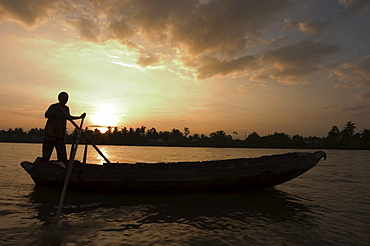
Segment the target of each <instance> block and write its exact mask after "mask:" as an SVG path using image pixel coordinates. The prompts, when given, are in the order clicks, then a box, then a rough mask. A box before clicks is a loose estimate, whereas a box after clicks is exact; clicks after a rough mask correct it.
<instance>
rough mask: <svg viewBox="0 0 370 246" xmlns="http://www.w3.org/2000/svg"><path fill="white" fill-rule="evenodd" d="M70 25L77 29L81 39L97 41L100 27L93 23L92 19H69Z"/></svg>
mask: <svg viewBox="0 0 370 246" xmlns="http://www.w3.org/2000/svg"><path fill="white" fill-rule="evenodd" d="M70 25H71V26H73V27H75V28H76V29H77V30H79V34H80V37H81V39H83V40H86V41H90V42H98V40H99V35H100V29H99V28H98V27H97V26H96V25H95V22H94V21H93V20H91V19H86V18H79V19H77V20H72V21H70Z"/></svg>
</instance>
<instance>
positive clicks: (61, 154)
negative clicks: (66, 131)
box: [55, 137, 67, 164]
mask: <svg viewBox="0 0 370 246" xmlns="http://www.w3.org/2000/svg"><path fill="white" fill-rule="evenodd" d="M55 148H56V150H57V156H58V161H63V162H64V163H65V164H67V150H66V144H65V142H64V137H62V138H58V139H57V140H56V143H55Z"/></svg>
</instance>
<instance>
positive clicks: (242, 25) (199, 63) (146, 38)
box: [0, 0, 368, 84]
mask: <svg viewBox="0 0 370 246" xmlns="http://www.w3.org/2000/svg"><path fill="white" fill-rule="evenodd" d="M367 2H368V1H359V0H357V1H354V0H352V1H344V0H343V1H339V3H340V4H342V5H343V6H344V7H345V8H346V9H348V10H351V9H361V10H366V9H367V6H368V4H367ZM292 6H293V3H292V1H286V0H260V1H255V0H186V1H185V0H184V1H174V0H156V1H152V0H126V1H119V0H111V1H105V0H79V1H71V0H59V1H57V0H0V13H4V15H3V16H5V17H3V20H4V19H9V20H13V21H17V22H21V23H23V24H25V25H27V26H33V27H35V26H37V25H38V24H39V23H41V22H44V21H46V20H50V21H57V22H58V23H59V24H61V23H62V22H64V23H63V24H64V25H65V24H67V25H69V27H72V28H73V29H74V30H76V31H77V32H78V33H79V35H80V38H81V39H83V40H86V41H89V42H95V43H101V44H104V42H106V41H108V40H116V41H118V42H120V43H121V44H123V45H126V46H128V47H129V48H131V49H135V51H136V52H137V53H141V54H143V55H142V56H141V57H140V58H139V59H138V60H137V64H138V65H140V66H149V65H154V64H156V63H159V62H163V63H164V62H165V59H168V61H169V62H171V63H172V64H174V63H176V64H182V65H186V66H187V67H186V69H188V71H191V72H193V75H194V76H196V77H197V78H198V79H209V78H212V77H219V76H249V77H250V78H251V79H252V81H263V80H265V79H275V80H278V81H279V82H282V83H290V84H295V83H303V82H305V78H306V77H307V76H308V75H310V74H312V73H314V72H316V71H319V70H320V69H321V67H320V65H321V62H322V61H323V59H324V58H326V57H328V56H330V55H332V54H335V53H337V52H339V51H340V50H341V48H340V47H339V46H338V45H335V44H328V43H323V42H316V43H315V42H313V41H308V40H304V41H300V42H297V43H290V44H289V42H291V39H289V37H281V36H280V38H279V36H278V35H279V34H277V33H273V32H271V33H273V34H274V35H275V34H276V35H275V36H271V37H263V35H262V33H263V32H264V31H265V30H264V28H265V27H267V26H268V25H270V24H271V23H272V22H271V21H272V20H274V21H276V19H274V18H275V17H277V16H280V17H281V14H282V13H284V11H287V10H289V9H290V8H291V7H292ZM352 11H353V10H352ZM51 17H52V18H51ZM329 23H330V22H324V21H318V20H309V21H304V22H297V21H293V20H290V19H286V21H285V26H284V29H283V30H284V31H292V30H300V31H302V32H304V33H306V34H308V35H316V34H319V33H322V32H323V31H324V30H325V29H326V28H327V27H328V25H329ZM268 41H269V42H268ZM255 44H258V45H259V46H258V47H257V50H258V49H260V50H259V51H258V52H255V53H253V54H251V53H250V51H251V50H252V48H255V47H252V46H253V45H255ZM273 44H275V45H285V46H282V47H280V48H278V49H275V50H272V51H268V52H265V51H264V48H263V46H265V47H266V46H268V48H269V49H271V48H275V47H279V46H273ZM261 47H262V48H261ZM164 53H166V54H165V55H163V54H164ZM261 54H263V55H261ZM179 69H180V68H179ZM181 69H183V67H182V68H181Z"/></svg>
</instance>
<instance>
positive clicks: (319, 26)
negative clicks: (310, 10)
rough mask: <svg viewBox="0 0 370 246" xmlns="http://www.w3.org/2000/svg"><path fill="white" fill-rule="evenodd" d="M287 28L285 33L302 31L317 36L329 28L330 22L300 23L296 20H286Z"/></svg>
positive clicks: (285, 27)
mask: <svg viewBox="0 0 370 246" xmlns="http://www.w3.org/2000/svg"><path fill="white" fill-rule="evenodd" d="M284 23H285V26H284V29H283V31H294V30H300V31H302V32H304V33H306V34H308V35H316V34H318V33H321V32H323V31H324V30H325V29H326V28H327V27H328V26H329V23H328V22H322V21H317V20H311V21H307V22H298V21H294V20H289V19H286V20H285V21H284Z"/></svg>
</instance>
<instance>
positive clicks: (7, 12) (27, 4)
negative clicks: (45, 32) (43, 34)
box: [0, 0, 57, 27]
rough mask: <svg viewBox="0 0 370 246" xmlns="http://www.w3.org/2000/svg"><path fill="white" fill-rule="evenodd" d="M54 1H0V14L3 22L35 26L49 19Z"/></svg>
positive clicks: (54, 4)
mask: <svg viewBox="0 0 370 246" xmlns="http://www.w3.org/2000/svg"><path fill="white" fill-rule="evenodd" d="M56 3H57V1H55V0H31V1H28V0H0V13H1V16H2V19H3V20H5V21H6V20H12V21H16V22H19V23H22V24H25V25H26V26H30V27H31V26H35V25H37V24H38V23H39V22H42V21H44V20H47V19H49V18H50V17H49V11H50V10H52V9H54V8H55V6H56Z"/></svg>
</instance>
